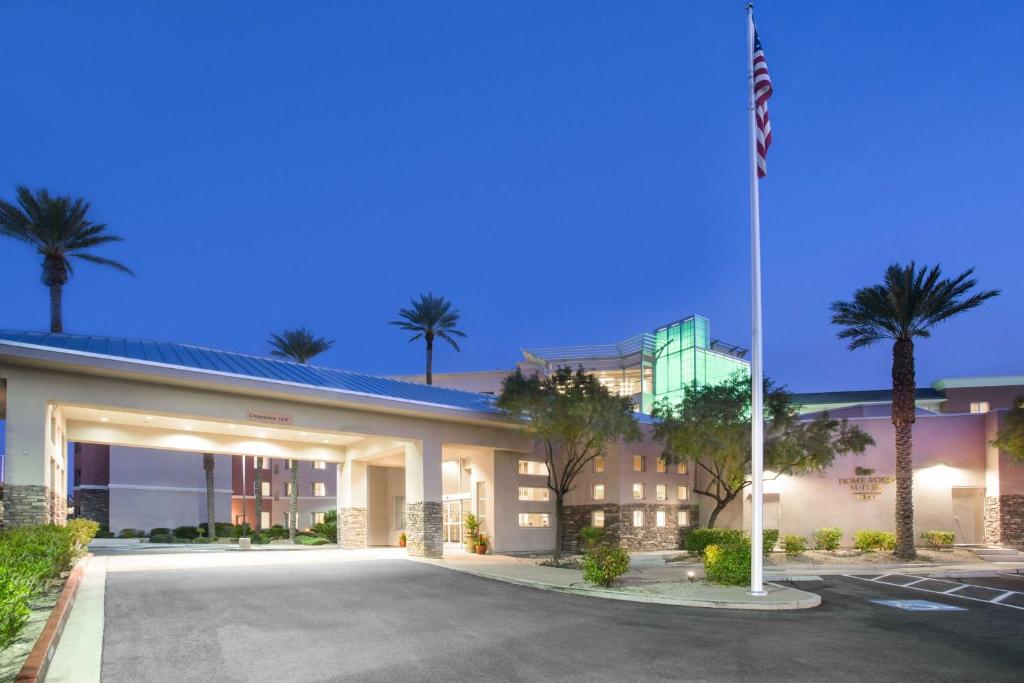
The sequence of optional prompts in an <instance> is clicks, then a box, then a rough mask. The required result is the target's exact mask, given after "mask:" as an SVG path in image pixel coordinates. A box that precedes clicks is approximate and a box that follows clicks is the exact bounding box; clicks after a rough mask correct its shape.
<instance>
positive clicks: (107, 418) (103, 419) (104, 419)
mask: <svg viewBox="0 0 1024 683" xmlns="http://www.w3.org/2000/svg"><path fill="white" fill-rule="evenodd" d="M100 422H110V418H109V417H101V418H100Z"/></svg>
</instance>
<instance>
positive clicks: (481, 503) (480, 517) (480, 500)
mask: <svg viewBox="0 0 1024 683" xmlns="http://www.w3.org/2000/svg"><path fill="white" fill-rule="evenodd" d="M544 490H545V492H546V491H547V489H544ZM476 518H477V521H479V522H480V530H481V531H483V530H484V529H485V528H486V527H485V526H484V522H485V521H487V482H485V481H478V482H477V483H476Z"/></svg>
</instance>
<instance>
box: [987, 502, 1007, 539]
mask: <svg viewBox="0 0 1024 683" xmlns="http://www.w3.org/2000/svg"><path fill="white" fill-rule="evenodd" d="M984 520H985V543H987V544H989V545H997V544H999V543H1000V542H1001V541H1002V538H1003V531H1002V524H1001V522H1002V520H1001V519H1000V514H999V498H998V496H986V497H985V512H984Z"/></svg>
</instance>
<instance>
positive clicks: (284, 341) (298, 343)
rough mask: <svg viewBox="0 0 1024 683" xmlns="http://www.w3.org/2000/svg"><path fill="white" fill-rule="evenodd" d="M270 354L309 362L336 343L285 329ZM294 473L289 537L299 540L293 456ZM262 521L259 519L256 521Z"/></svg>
mask: <svg viewBox="0 0 1024 683" xmlns="http://www.w3.org/2000/svg"><path fill="white" fill-rule="evenodd" d="M270 346H271V350H270V355H272V356H277V357H278V358H287V359H289V360H293V361H295V362H296V363H301V364H302V365H305V364H306V363H308V362H309V361H310V360H312V359H313V358H314V357H315V356H318V355H320V354H321V353H323V352H324V351H326V350H327V349H329V348H331V347H332V346H334V340H333V339H327V338H325V337H317V336H316V335H314V334H313V333H312V332H310V331H309V330H307V329H306V328H305V327H300V328H298V329H296V330H285V331H284V332H282V333H281V334H274V333H271V335H270ZM289 469H290V470H291V474H292V485H291V493H290V494H289V495H288V540H290V541H292V542H293V543H294V542H295V532H296V528H295V527H296V524H298V516H299V513H298V509H299V462H298V460H296V459H295V458H292V459H291V466H290V467H289ZM256 479H257V486H262V482H263V474H262V470H259V469H257V470H256ZM256 506H257V512H256V516H257V517H259V515H260V512H262V510H263V491H262V490H261V489H259V488H258V489H256ZM256 522H257V524H259V520H258V519H257V520H256Z"/></svg>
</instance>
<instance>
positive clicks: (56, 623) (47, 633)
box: [14, 553, 92, 683]
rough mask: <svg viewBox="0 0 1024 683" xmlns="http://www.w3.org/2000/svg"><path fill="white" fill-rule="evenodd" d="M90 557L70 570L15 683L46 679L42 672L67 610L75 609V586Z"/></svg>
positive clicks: (36, 682) (51, 654) (57, 640)
mask: <svg viewBox="0 0 1024 683" xmlns="http://www.w3.org/2000/svg"><path fill="white" fill-rule="evenodd" d="M91 558H92V554H91V553H90V554H87V555H85V556H84V557H82V559H80V560H79V561H78V562H77V563H75V566H74V568H73V569H72V570H71V574H70V575H69V576H68V580H67V581H66V582H65V583H64V588H63V589H62V590H61V592H60V598H58V599H57V604H56V605H55V606H54V608H53V611H52V612H50V616H49V618H48V619H47V620H46V625H45V626H43V632H42V633H40V634H39V638H38V639H36V644H35V645H34V646H33V647H32V651H31V652H29V654H28V659H26V660H25V663H24V664H22V666H21V671H19V672H18V675H17V676H16V677H15V679H14V680H15V682H16V683H38V682H39V681H43V680H45V679H46V670H47V669H48V668H49V667H50V662H51V661H53V655H54V653H55V652H56V651H57V644H58V643H59V642H60V637H61V634H62V633H64V626H65V625H66V624H67V622H68V617H69V616H70V615H71V608H72V607H74V606H75V596H76V595H77V594H78V586H79V585H80V584H81V583H82V574H84V573H85V566H86V565H87V564H88V563H89V560H90V559H91Z"/></svg>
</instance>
